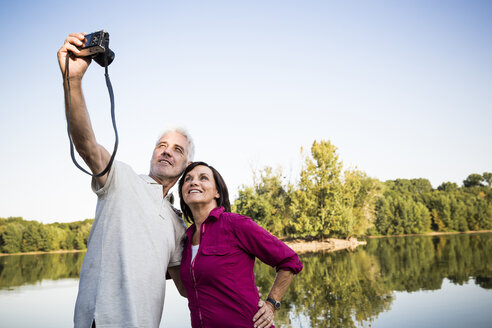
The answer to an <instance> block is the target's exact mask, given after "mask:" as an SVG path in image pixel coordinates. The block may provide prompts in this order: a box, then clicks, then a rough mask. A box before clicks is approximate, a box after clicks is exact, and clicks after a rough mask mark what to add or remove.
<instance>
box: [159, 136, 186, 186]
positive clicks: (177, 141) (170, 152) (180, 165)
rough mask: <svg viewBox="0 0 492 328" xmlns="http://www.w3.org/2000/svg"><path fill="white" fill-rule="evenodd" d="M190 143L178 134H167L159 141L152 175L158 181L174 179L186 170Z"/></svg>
mask: <svg viewBox="0 0 492 328" xmlns="http://www.w3.org/2000/svg"><path fill="white" fill-rule="evenodd" d="M188 150H189V142H188V139H186V137H185V136H183V135H182V134H180V133H178V132H169V133H166V134H165V135H164V136H162V138H160V139H159V141H158V142H157V145H156V147H155V149H154V153H153V155H152V160H151V162H150V175H151V176H152V177H153V178H157V179H158V180H161V182H162V180H164V179H173V178H177V177H179V176H180V175H181V173H182V172H183V170H184V169H185V168H186V165H187V164H188V163H187V157H188Z"/></svg>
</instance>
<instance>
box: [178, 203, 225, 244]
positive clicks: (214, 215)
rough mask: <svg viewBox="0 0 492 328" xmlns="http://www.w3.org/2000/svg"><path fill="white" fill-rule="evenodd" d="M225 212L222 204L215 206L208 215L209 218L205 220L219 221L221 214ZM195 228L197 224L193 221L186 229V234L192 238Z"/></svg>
mask: <svg viewBox="0 0 492 328" xmlns="http://www.w3.org/2000/svg"><path fill="white" fill-rule="evenodd" d="M224 212H225V209H224V207H222V206H221V207H216V208H214V209H213V210H212V211H210V214H209V215H208V218H207V219H206V220H205V222H211V221H217V220H218V219H219V218H220V216H221V215H222V213H224ZM195 229H196V225H195V223H193V224H192V225H190V227H189V228H188V229H187V230H186V234H187V235H188V238H191V237H192V236H193V233H194V232H195ZM190 240H191V239H190Z"/></svg>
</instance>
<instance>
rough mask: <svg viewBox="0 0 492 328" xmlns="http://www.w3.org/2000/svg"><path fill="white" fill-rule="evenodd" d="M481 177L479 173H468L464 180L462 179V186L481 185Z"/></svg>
mask: <svg viewBox="0 0 492 328" xmlns="http://www.w3.org/2000/svg"><path fill="white" fill-rule="evenodd" d="M482 181H483V177H482V176H481V175H480V174H477V173H473V174H470V175H469V176H468V177H467V178H466V179H465V180H463V186H465V187H466V188H470V187H476V186H483V185H482Z"/></svg>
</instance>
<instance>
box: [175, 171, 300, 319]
mask: <svg viewBox="0 0 492 328" xmlns="http://www.w3.org/2000/svg"><path fill="white" fill-rule="evenodd" d="M179 196H180V199H181V209H182V211H183V213H184V216H185V218H186V219H187V220H188V221H189V222H192V223H193V224H192V225H191V226H190V227H189V228H188V230H187V231H186V234H187V237H188V238H187V239H186V241H185V247H184V250H183V257H182V259H181V272H180V273H181V280H182V283H183V285H184V287H185V289H186V293H187V297H188V306H189V308H190V311H191V324H192V327H193V328H196V327H214V328H220V327H252V326H254V327H261V328H263V327H271V326H272V323H273V317H274V313H275V311H276V310H278V309H279V308H280V300H281V299H282V297H283V295H284V293H285V291H286V290H287V288H288V286H289V284H290V282H291V280H292V277H293V275H294V274H297V273H299V271H301V269H302V264H301V262H300V261H299V257H298V256H297V254H296V253H295V252H294V251H293V250H292V249H290V248H289V247H288V246H287V245H285V244H284V243H283V242H281V241H280V240H278V239H277V238H275V237H274V236H273V235H271V234H270V233H269V232H268V231H266V230H265V229H263V228H261V227H260V226H259V225H257V224H256V223H255V222H254V221H253V220H252V219H250V218H248V217H245V216H242V215H239V214H235V213H230V211H231V209H230V203H229V194H228V191H227V186H226V184H225V182H224V180H223V179H222V177H221V176H220V174H219V172H217V170H215V169H214V168H213V167H211V166H209V165H208V164H206V163H203V162H195V163H192V164H191V165H189V166H188V167H187V168H186V170H185V171H184V173H183V176H182V178H181V180H180V181H179ZM256 257H257V258H259V259H260V260H261V261H263V262H264V263H266V264H268V265H270V266H273V267H275V268H276V270H277V276H276V278H275V281H274V283H273V286H272V288H271V290H270V292H269V294H268V297H267V299H266V302H265V303H264V306H262V307H261V308H260V309H259V310H258V305H259V304H262V302H261V301H259V295H258V290H257V287H256V284H255V280H254V273H253V266H254V262H255V258H256Z"/></svg>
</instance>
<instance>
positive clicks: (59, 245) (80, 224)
mask: <svg viewBox="0 0 492 328" xmlns="http://www.w3.org/2000/svg"><path fill="white" fill-rule="evenodd" d="M93 221H94V220H93V219H87V220H84V221H76V222H70V223H51V224H42V223H40V222H37V221H29V220H24V219H22V218H21V217H9V218H0V253H20V252H37V251H43V252H48V251H56V250H73V249H77V250H81V249H86V248H87V240H88V239H89V231H90V229H91V226H92V222H93Z"/></svg>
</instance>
